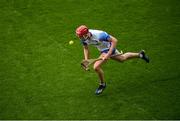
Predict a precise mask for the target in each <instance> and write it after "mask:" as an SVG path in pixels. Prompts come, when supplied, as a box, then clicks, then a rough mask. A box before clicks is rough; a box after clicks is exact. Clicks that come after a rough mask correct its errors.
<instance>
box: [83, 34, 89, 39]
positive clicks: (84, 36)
mask: <svg viewBox="0 0 180 121" xmlns="http://www.w3.org/2000/svg"><path fill="white" fill-rule="evenodd" d="M82 37H83V39H85V40H87V39H89V38H90V34H89V33H87V34H84V35H83V36H82Z"/></svg>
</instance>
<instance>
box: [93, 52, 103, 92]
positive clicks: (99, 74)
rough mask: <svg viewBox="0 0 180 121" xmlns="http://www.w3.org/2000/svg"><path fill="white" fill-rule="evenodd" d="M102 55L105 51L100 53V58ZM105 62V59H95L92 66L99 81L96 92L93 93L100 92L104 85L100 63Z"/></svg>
mask: <svg viewBox="0 0 180 121" xmlns="http://www.w3.org/2000/svg"><path fill="white" fill-rule="evenodd" d="M104 55H105V53H102V54H101V55H100V58H102V57H103V56H104ZM105 62H106V61H105V60H99V61H96V62H95V63H94V66H93V68H94V70H95V71H96V73H97V75H98V77H99V81H100V82H99V87H98V88H97V89H96V92H95V94H97V95H98V94H101V93H102V92H103V90H104V89H105V87H106V82H105V80H104V72H103V70H102V68H101V65H102V64H103V63H105Z"/></svg>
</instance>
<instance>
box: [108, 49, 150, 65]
mask: <svg viewBox="0 0 180 121" xmlns="http://www.w3.org/2000/svg"><path fill="white" fill-rule="evenodd" d="M111 58H112V59H114V60H117V61H120V62H123V61H126V60H129V59H132V58H141V59H143V60H145V61H146V62H147V63H149V57H148V56H147V55H146V54H145V52H144V50H142V51H140V52H139V53H134V52H127V53H124V54H121V55H116V56H112V57H111Z"/></svg>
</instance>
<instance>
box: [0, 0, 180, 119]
mask: <svg viewBox="0 0 180 121" xmlns="http://www.w3.org/2000/svg"><path fill="white" fill-rule="evenodd" d="M81 24H85V25H87V26H88V27H89V28H92V29H100V30H104V31H106V32H108V33H109V34H111V35H113V36H115V37H116V38H117V39H118V40H119V41H118V46H117V48H118V49H122V50H123V51H124V52H128V51H134V52H138V51H139V50H141V49H144V50H146V52H147V54H148V55H149V56H150V59H151V62H150V63H149V64H147V63H145V62H144V61H142V60H140V59H135V60H130V61H127V62H124V63H118V62H115V61H112V60H110V61H108V63H106V64H105V65H104V66H103V69H104V73H105V78H106V81H107V88H106V90H105V91H104V93H103V94H102V95H100V96H96V95H95V94H94V91H95V89H96V87H97V86H98V78H97V75H96V73H95V72H94V71H93V70H92V69H91V71H90V72H85V71H83V70H82V69H81V67H80V61H81V60H82V58H83V51H82V46H81V44H80V42H79V40H78V38H76V36H75V29H76V27H77V26H79V25H81ZM70 40H73V41H74V44H73V45H71V46H70V45H69V44H68V42H69V41H70ZM179 48H180V1H179V0H89V1H88V0H0V119H10V120H11V119H77V120H78V119H102V120H103V119H107V120H110V119H180V79H179V78H180V64H179V62H180V57H179V56H180V49H179ZM90 50H91V57H92V58H95V57H98V55H99V53H98V51H97V50H96V49H95V48H92V47H90Z"/></svg>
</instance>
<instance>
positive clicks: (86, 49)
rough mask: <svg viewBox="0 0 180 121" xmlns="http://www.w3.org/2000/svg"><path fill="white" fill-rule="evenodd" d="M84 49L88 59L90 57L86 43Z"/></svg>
mask: <svg viewBox="0 0 180 121" xmlns="http://www.w3.org/2000/svg"><path fill="white" fill-rule="evenodd" d="M83 49H84V59H85V60H87V59H89V49H88V46H87V45H84V46H83Z"/></svg>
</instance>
